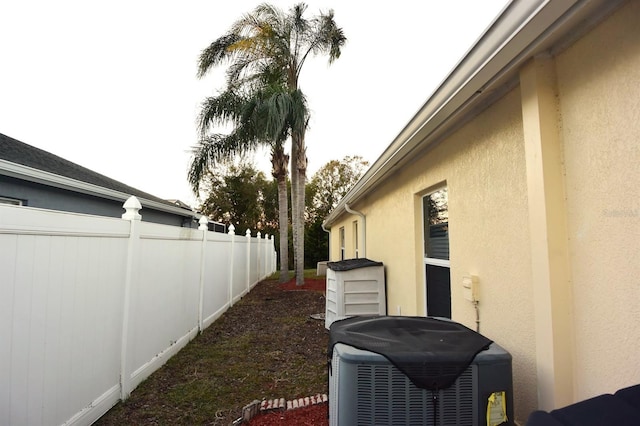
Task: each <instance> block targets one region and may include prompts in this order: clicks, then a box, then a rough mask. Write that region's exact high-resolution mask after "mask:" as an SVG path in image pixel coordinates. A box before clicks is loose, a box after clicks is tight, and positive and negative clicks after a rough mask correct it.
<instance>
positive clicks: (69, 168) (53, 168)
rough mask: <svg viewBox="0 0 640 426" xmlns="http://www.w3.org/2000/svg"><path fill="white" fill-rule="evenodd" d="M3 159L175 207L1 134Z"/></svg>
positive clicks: (0, 143) (0, 155)
mask: <svg viewBox="0 0 640 426" xmlns="http://www.w3.org/2000/svg"><path fill="white" fill-rule="evenodd" d="M0 159H2V160H6V161H10V162H12V163H16V164H21V165H23V166H27V167H31V168H34V169H37V170H42V171H45V172H49V173H53V174H56V175H59V176H64V177H67V178H70V179H75V180H78V181H81V182H85V183H90V184H92V185H96V186H100V187H102V188H107V189H111V190H114V191H118V192H123V193H125V194H129V195H135V196H136V197H140V198H145V199H147V200H152V201H157V202H160V203H163V204H167V205H170V206H174V207H175V205H174V204H172V203H170V202H168V201H167V200H163V199H162V198H159V197H156V196H154V195H151V194H149V193H147V192H144V191H141V190H139V189H136V188H133V187H131V186H129V185H125V184H124V183H122V182H118V181H117V180H114V179H111V178H109V177H107V176H104V175H101V174H100V173H96V172H94V171H92V170H89V169H87V168H86V167H82V166H80V165H78V164H76V163H73V162H71V161H69V160H65V159H64V158H62V157H58V156H57V155H54V154H51V153H50V152H47V151H44V150H42V149H39V148H36V147H34V146H31V145H28V144H26V143H24V142H21V141H19V140H17V139H14V138H11V137H9V136H7V135H4V134H2V133H0Z"/></svg>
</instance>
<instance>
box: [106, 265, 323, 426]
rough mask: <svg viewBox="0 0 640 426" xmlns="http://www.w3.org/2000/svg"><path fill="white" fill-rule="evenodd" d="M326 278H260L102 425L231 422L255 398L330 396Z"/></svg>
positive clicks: (216, 423)
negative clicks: (284, 281) (321, 316)
mask: <svg viewBox="0 0 640 426" xmlns="http://www.w3.org/2000/svg"><path fill="white" fill-rule="evenodd" d="M323 291H324V278H323V277H319V279H317V280H310V279H306V280H305V286H304V287H303V289H300V288H298V287H296V286H295V283H291V282H290V283H288V284H286V285H280V284H278V283H277V281H273V280H267V281H263V282H261V283H259V284H258V285H256V287H255V288H254V289H253V290H252V291H251V292H250V293H249V294H247V295H246V296H245V297H244V298H243V299H242V300H241V301H239V302H238V303H236V304H235V305H234V306H233V307H232V308H231V309H229V310H228V311H227V312H226V313H224V314H223V315H222V316H221V317H220V318H219V319H218V320H217V321H216V322H215V323H213V324H212V325H211V326H210V327H209V328H207V329H206V330H205V331H204V332H203V333H202V334H201V335H199V336H198V337H196V338H195V339H194V340H193V341H192V342H190V343H189V344H188V345H187V346H186V347H185V348H184V349H182V350H181V351H180V352H179V353H178V354H177V355H175V356H174V357H173V358H172V359H170V360H169V362H167V364H166V365H165V366H163V367H162V368H160V369H159V370H158V371H156V372H155V373H153V374H152V375H151V376H150V377H149V378H148V379H147V380H146V381H145V382H143V383H141V384H140V386H138V388H137V389H136V390H134V392H133V393H132V394H131V397H130V398H129V399H128V400H127V401H126V402H125V403H119V404H118V405H116V406H115V407H114V408H112V409H111V410H110V411H109V412H108V413H107V414H105V415H104V416H103V417H102V418H101V419H100V420H99V421H98V422H97V423H96V424H97V425H123V424H135V425H169V424H171V425H229V424H230V423H231V422H233V421H234V420H235V419H237V418H238V417H240V416H241V410H242V407H243V406H244V405H246V404H249V403H250V402H252V401H253V400H256V399H257V400H262V399H274V398H285V399H287V400H289V399H294V398H300V397H306V396H311V395H317V394H323V393H327V358H326V353H327V344H328V332H327V330H326V329H325V328H324V321H322V320H317V319H313V318H312V317H311V315H313V314H318V313H323V312H324V309H325V298H324V295H323Z"/></svg>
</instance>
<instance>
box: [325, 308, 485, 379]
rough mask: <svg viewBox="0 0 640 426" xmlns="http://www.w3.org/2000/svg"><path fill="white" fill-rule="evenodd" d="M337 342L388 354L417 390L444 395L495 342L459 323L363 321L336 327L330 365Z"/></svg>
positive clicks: (344, 322)
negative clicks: (441, 391) (427, 390)
mask: <svg viewBox="0 0 640 426" xmlns="http://www.w3.org/2000/svg"><path fill="white" fill-rule="evenodd" d="M336 343H344V344H346V345H349V346H353V347H354V348H358V349H362V350H365V351H370V352H375V353H378V354H380V355H383V356H384V357H386V358H387V359H388V360H389V361H390V362H391V363H392V364H393V365H395V366H396V367H397V368H398V369H399V370H400V371H402V372H403V373H404V374H405V375H407V377H409V379H410V380H411V381H412V382H413V384H414V385H416V386H417V387H419V388H422V389H432V390H439V389H446V388H448V387H449V386H451V385H452V384H453V383H454V382H455V381H456V379H457V378H458V376H459V375H460V374H462V372H464V370H465V369H466V368H467V367H468V366H469V364H471V362H472V361H473V359H474V358H475V356H476V355H477V354H478V353H479V352H480V351H482V350H486V349H488V348H489V345H490V344H491V343H492V341H491V340H490V339H487V338H486V337H484V336H483V335H481V334H479V333H476V332H475V331H473V330H471V329H469V328H467V327H465V326H464V325H462V324H459V323H457V322H453V321H446V320H439V319H436V318H429V317H401V316H361V317H353V318H347V319H344V320H340V321H335V322H334V323H332V324H331V327H330V338H329V350H328V357H329V361H331V359H332V356H333V346H334V345H335V344H336Z"/></svg>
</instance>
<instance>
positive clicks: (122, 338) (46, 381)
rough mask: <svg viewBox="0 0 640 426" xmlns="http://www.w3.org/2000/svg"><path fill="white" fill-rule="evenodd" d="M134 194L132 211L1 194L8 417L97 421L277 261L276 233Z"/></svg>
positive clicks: (0, 352)
mask: <svg viewBox="0 0 640 426" xmlns="http://www.w3.org/2000/svg"><path fill="white" fill-rule="evenodd" d="M130 201H131V200H128V201H127V203H129V202H130ZM134 201H135V202H133V203H132V205H133V207H132V209H131V210H130V212H128V213H127V215H128V216H127V217H128V218H129V219H126V220H125V219H113V218H105V217H98V216H89V215H80V214H74V213H66V212H57V211H49V210H42V209H33V208H29V207H23V206H8V205H0V278H1V279H0V342H2V344H0V424H1V425H11V426H14V425H15V426H21V425H29V426H31V425H61V424H65V425H89V424H91V423H93V422H94V421H95V420H96V419H98V418H99V417H100V416H101V415H102V414H104V413H105V412H106V411H108V410H109V408H111V407H112V406H113V405H115V404H116V403H117V402H118V400H119V399H120V398H121V397H126V396H127V395H128V394H129V393H130V392H131V390H132V389H134V388H135V386H137V384H138V383H140V381H142V380H144V378H146V377H147V376H148V375H149V374H151V373H152V372H153V371H155V370H156V369H157V368H159V367H160V366H161V365H162V364H163V363H164V362H166V360H168V359H169V358H170V357H171V356H172V355H173V354H175V353H176V352H177V351H179V349H180V348H182V347H183V346H184V345H186V344H187V343H188V341H189V340H191V339H193V338H194V337H195V336H196V335H197V333H198V330H199V329H201V327H202V326H203V325H204V326H207V325H209V324H211V323H212V322H213V321H215V319H216V318H218V317H219V316H220V315H222V313H223V312H224V311H225V310H226V309H228V307H229V306H230V305H231V303H230V302H231V300H235V301H237V300H239V298H240V297H242V295H244V294H245V293H246V292H247V291H248V288H249V284H250V285H254V284H255V282H253V281H256V280H260V279H263V278H264V277H265V276H266V275H269V274H271V273H273V272H275V270H276V265H275V263H273V261H272V259H273V258H274V256H275V251H274V246H273V240H271V241H270V243H267V244H266V245H265V244H264V240H263V241H260V242H257V239H256V238H246V237H244V236H234V235H226V234H217V233H212V232H209V231H206V230H194V229H188V228H178V227H171V226H166V225H158V224H153V223H148V222H141V221H139V216H137V215H138V212H137V208H136V207H135V206H136V203H137V201H136V200H135V199H134ZM138 205H139V203H138ZM129 213H131V214H130V215H129ZM136 217H137V219H136ZM204 223H205V225H206V220H204ZM253 241H256V243H254V242H253ZM256 244H261V246H260V247H261V249H262V247H263V246H264V247H265V249H264V250H262V251H260V253H261V254H259V255H258V253H257V252H256V253H252V251H254V246H255V245H256ZM258 256H260V260H258ZM254 257H255V258H254ZM252 259H253V260H252ZM258 264H265V265H271V267H268V268H262V269H259V270H258V269H255V268H256V267H257V265H258ZM250 281H251V282H250ZM122 373H124V374H122Z"/></svg>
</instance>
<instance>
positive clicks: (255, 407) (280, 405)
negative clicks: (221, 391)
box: [232, 394, 329, 426]
mask: <svg viewBox="0 0 640 426" xmlns="http://www.w3.org/2000/svg"><path fill="white" fill-rule="evenodd" d="M328 401H329V398H328V397H327V394H317V395H313V396H308V397H306V398H298V399H292V400H289V401H285V399H284V398H278V399H265V400H263V401H258V400H257V399H256V400H255V401H253V402H252V403H250V404H247V405H245V406H244V407H243V408H242V417H240V418H239V419H237V420H236V421H234V422H233V423H232V424H233V425H234V426H235V425H240V424H242V423H245V422H249V420H251V419H252V418H254V417H255V416H257V415H258V413H260V414H263V413H267V412H269V411H275V410H282V411H289V410H295V409H297V408H304V407H309V406H311V405H317V404H323V403H326V402H328Z"/></svg>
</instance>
